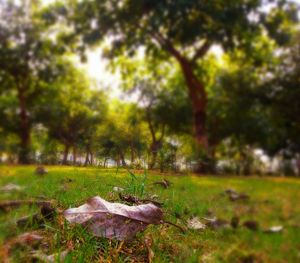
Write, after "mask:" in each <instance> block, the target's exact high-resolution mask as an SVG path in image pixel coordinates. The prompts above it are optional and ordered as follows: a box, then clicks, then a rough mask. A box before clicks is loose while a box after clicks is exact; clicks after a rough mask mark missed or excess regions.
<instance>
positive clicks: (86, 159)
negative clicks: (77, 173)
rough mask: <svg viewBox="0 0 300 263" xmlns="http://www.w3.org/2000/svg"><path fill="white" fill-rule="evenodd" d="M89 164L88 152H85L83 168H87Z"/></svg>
mask: <svg viewBox="0 0 300 263" xmlns="http://www.w3.org/2000/svg"><path fill="white" fill-rule="evenodd" d="M88 163H89V152H88V151H86V154H85V161H84V166H87V165H88Z"/></svg>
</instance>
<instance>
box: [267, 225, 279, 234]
mask: <svg viewBox="0 0 300 263" xmlns="http://www.w3.org/2000/svg"><path fill="white" fill-rule="evenodd" d="M282 230H283V226H272V227H270V228H269V229H266V230H265V231H264V232H265V233H270V234H271V233H280V232H282Z"/></svg>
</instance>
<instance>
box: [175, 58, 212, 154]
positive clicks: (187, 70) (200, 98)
mask: <svg viewBox="0 0 300 263" xmlns="http://www.w3.org/2000/svg"><path fill="white" fill-rule="evenodd" d="M179 63H180V66H181V69H182V71H183V74H184V78H185V82H186V84H187V87H188V91H189V97H190V100H191V102H192V108H193V122H194V134H195V139H196V143H197V144H198V145H199V146H200V147H202V148H204V150H205V151H208V138H207V134H206V106H207V94H206V91H205V88H204V86H203V85H202V83H201V82H200V81H199V79H198V78H197V77H196V75H195V73H194V72H193V65H192V64H191V63H190V62H188V61H187V60H185V59H181V60H180V61H179Z"/></svg>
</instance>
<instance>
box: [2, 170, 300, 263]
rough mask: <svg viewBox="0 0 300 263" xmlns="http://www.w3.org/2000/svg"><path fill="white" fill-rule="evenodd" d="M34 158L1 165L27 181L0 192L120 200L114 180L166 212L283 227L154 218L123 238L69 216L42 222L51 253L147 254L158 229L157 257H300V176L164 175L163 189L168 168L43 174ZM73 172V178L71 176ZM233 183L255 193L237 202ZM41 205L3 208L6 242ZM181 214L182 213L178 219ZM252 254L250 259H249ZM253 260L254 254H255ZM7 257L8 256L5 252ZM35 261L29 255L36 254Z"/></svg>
mask: <svg viewBox="0 0 300 263" xmlns="http://www.w3.org/2000/svg"><path fill="white" fill-rule="evenodd" d="M34 169H35V167H33V166H27V167H24V166H12V167H9V166H1V167H0V186H3V185H5V184H7V183H15V184H19V185H20V186H24V187H25V188H24V190H23V191H21V192H13V193H1V192H0V200H14V199H29V198H40V196H43V197H46V198H47V199H54V200H57V202H58V207H59V208H61V209H66V208H68V207H75V206H78V205H81V204H83V203H84V202H85V201H86V200H87V199H88V198H89V197H92V196H95V195H100V196H101V197H103V198H104V199H107V200H118V196H117V194H115V193H112V188H113V187H114V186H119V187H123V188H126V191H127V193H130V194H135V195H137V196H138V197H149V196H151V195H154V194H156V195H158V196H159V200H160V201H162V202H164V206H163V210H164V212H165V217H166V219H167V220H169V221H172V222H174V223H176V224H179V225H182V226H185V225H186V221H187V219H189V218H190V217H192V216H198V217H199V218H201V217H204V216H206V215H207V214H208V212H213V213H214V214H215V215H216V216H217V217H219V218H223V219H226V220H230V219H231V218H232V216H239V217H240V218H241V221H245V220H248V219H255V220H257V221H259V223H260V226H261V229H264V228H268V227H270V226H274V225H282V226H283V227H284V230H283V232H282V233H276V234H267V233H264V232H263V231H257V232H253V231H251V230H248V229H246V228H244V227H239V228H238V229H236V230H235V229H220V230H217V231H214V230H210V229H207V230H205V231H202V232H199V231H194V230H188V231H187V232H186V233H185V234H182V233H181V232H180V231H179V230H178V229H177V228H175V227H172V226H169V225H159V226H149V227H148V228H147V230H146V231H145V232H144V233H140V234H138V236H137V237H136V239H135V240H133V241H131V242H125V243H124V244H122V243H121V242H119V241H110V240H106V239H104V238H95V237H93V236H92V235H91V234H90V233H89V232H88V231H87V230H86V229H84V228H82V227H80V226H73V225H69V224H67V223H66V222H65V221H64V219H63V218H62V216H59V215H58V216H57V218H56V219H55V221H54V222H49V223H47V225H46V228H44V229H42V230H40V231H42V233H43V234H44V235H46V241H47V242H46V243H47V244H46V245H45V244H44V245H43V246H42V248H40V249H41V250H43V251H44V252H45V253H46V254H52V253H56V252H59V251H63V250H65V249H66V248H67V247H69V248H70V247H72V248H73V250H72V252H71V253H70V254H69V255H68V257H67V258H66V259H65V262H103V261H104V262H131V261H134V262H146V261H147V249H146V247H145V245H144V238H145V236H147V237H150V236H151V237H152V239H153V245H152V250H153V252H154V255H155V256H154V262H300V180H298V179H291V178H259V177H251V178H238V177H196V176H170V175H168V176H165V177H167V179H168V180H169V181H171V182H172V185H171V187H170V188H168V189H163V188H161V187H160V186H158V185H153V184H152V182H154V181H157V180H161V179H162V178H164V176H163V175H155V174H153V173H150V174H144V173H143V172H141V173H139V174H137V173H136V174H135V176H132V175H129V173H128V172H127V171H125V170H117V169H97V168H75V167H58V166H53V167H47V169H48V170H49V173H48V174H47V175H45V176H44V177H38V176H37V175H35V174H34ZM67 179H72V180H73V181H72V182H68V180H67ZM227 188H233V189H235V190H237V191H242V192H246V193H248V194H249V195H250V200H249V201H240V202H231V201H229V200H228V198H227V197H226V196H225V195H224V194H223V192H224V190H225V189H227ZM36 211H38V208H37V207H28V206H21V207H20V208H18V209H13V210H11V211H9V212H0V244H2V245H4V244H7V243H8V242H9V240H10V239H12V238H13V237H15V236H17V235H18V234H20V233H23V232H26V231H31V230H33V229H34V228H35V227H36V228H37V226H30V227H27V228H22V229H21V228H17V227H16V224H15V222H16V220H17V219H18V218H20V217H21V216H25V215H29V214H32V213H34V212H36ZM175 214H176V215H177V216H178V215H179V216H180V219H177V218H176V216H175ZM29 254H30V249H29V248H26V247H22V246H21V247H20V246H17V247H14V248H13V249H12V251H11V261H12V262H28V261H29V256H28V255H29ZM247 260H248V261H247ZM251 260H253V261H251ZM0 261H1V259H0ZM29 262H30V261H29Z"/></svg>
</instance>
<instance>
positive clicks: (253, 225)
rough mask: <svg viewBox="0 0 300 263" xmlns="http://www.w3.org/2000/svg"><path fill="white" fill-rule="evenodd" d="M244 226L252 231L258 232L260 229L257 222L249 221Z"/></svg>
mask: <svg viewBox="0 0 300 263" xmlns="http://www.w3.org/2000/svg"><path fill="white" fill-rule="evenodd" d="M243 226H244V227H246V228H248V229H250V230H252V231H257V230H258V229H259V223H258V222H257V221H255V220H248V221H245V222H244V223H243Z"/></svg>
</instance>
